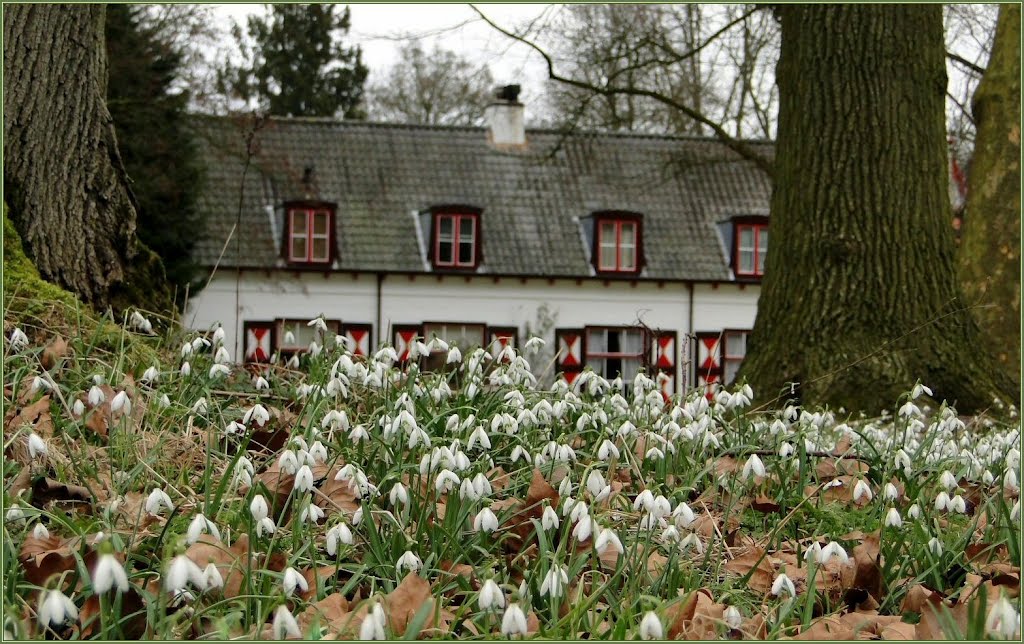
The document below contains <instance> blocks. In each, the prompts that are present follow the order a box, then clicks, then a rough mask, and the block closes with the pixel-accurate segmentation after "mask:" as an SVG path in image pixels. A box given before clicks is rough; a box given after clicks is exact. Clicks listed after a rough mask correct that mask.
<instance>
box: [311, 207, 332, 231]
mask: <svg viewBox="0 0 1024 644" xmlns="http://www.w3.org/2000/svg"><path fill="white" fill-rule="evenodd" d="M328 219H329V217H328V215H327V213H326V212H323V211H320V212H317V213H316V214H314V215H313V232H314V233H315V234H317V235H326V234H327V221H328Z"/></svg>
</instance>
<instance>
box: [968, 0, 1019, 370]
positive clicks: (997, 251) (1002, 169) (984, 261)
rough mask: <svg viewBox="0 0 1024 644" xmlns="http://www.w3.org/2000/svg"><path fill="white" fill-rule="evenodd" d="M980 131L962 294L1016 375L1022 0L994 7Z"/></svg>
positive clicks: (978, 106)
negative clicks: (993, 34) (995, 14)
mask: <svg viewBox="0 0 1024 644" xmlns="http://www.w3.org/2000/svg"><path fill="white" fill-rule="evenodd" d="M972 111H973V112H974V120H975V123H977V127H978V134H977V137H976V139H975V147H974V158H973V159H972V161H971V170H970V177H969V178H968V181H969V190H968V192H967V216H966V217H965V219H964V226H963V240H962V242H961V246H960V256H959V260H960V262H959V264H960V277H961V282H962V284H963V288H964V295H965V299H966V301H967V302H968V303H970V304H972V305H975V307H974V309H973V311H974V316H975V319H976V320H977V321H978V325H979V326H980V327H981V329H982V331H983V333H984V336H985V342H986V344H987V345H988V346H989V348H990V349H991V350H992V352H993V353H994V354H995V355H996V358H997V359H998V360H999V362H1000V363H1001V364H1002V365H1003V368H1004V369H1005V370H1006V373H1007V375H1008V376H1009V377H1011V378H1013V379H1014V380H1015V381H1016V382H1018V383H1019V378H1020V189H1021V186H1020V116H1021V115H1020V5H1010V4H1004V5H1001V6H1000V7H999V22H998V24H997V26H996V38H995V43H994V44H993V47H992V56H991V58H990V59H989V63H988V68H987V69H986V70H985V75H984V76H983V77H982V79H981V83H980V84H979V85H978V89H977V91H976V92H975V94H974V105H973V110H972Z"/></svg>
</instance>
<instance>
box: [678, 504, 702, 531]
mask: <svg viewBox="0 0 1024 644" xmlns="http://www.w3.org/2000/svg"><path fill="white" fill-rule="evenodd" d="M672 516H673V517H674V518H675V524H676V525H677V526H679V527H680V528H689V527H690V526H691V525H693V523H694V521H696V520H697V517H696V515H695V514H694V513H693V510H692V509H690V506H689V505H687V504H686V503H680V504H679V505H677V506H676V509H675V510H673V511H672Z"/></svg>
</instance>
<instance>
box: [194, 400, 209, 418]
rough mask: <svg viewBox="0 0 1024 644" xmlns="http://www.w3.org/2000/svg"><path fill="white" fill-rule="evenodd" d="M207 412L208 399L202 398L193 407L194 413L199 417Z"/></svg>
mask: <svg viewBox="0 0 1024 644" xmlns="http://www.w3.org/2000/svg"><path fill="white" fill-rule="evenodd" d="M206 411H207V404H206V398H200V399H199V400H197V401H196V402H195V404H194V405H192V413H193V414H197V415H200V416H202V415H204V414H206Z"/></svg>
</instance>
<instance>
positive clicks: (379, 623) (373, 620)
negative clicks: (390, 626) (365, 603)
mask: <svg viewBox="0 0 1024 644" xmlns="http://www.w3.org/2000/svg"><path fill="white" fill-rule="evenodd" d="M385 624H387V618H386V617H385V616H384V609H383V608H381V606H380V604H378V603H375V604H374V605H373V608H372V609H370V611H369V612H368V613H367V614H366V616H365V617H363V623H362V624H360V626H359V639H360V640H363V641H371V640H383V639H387V635H386V634H385V633H384V626H385Z"/></svg>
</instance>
